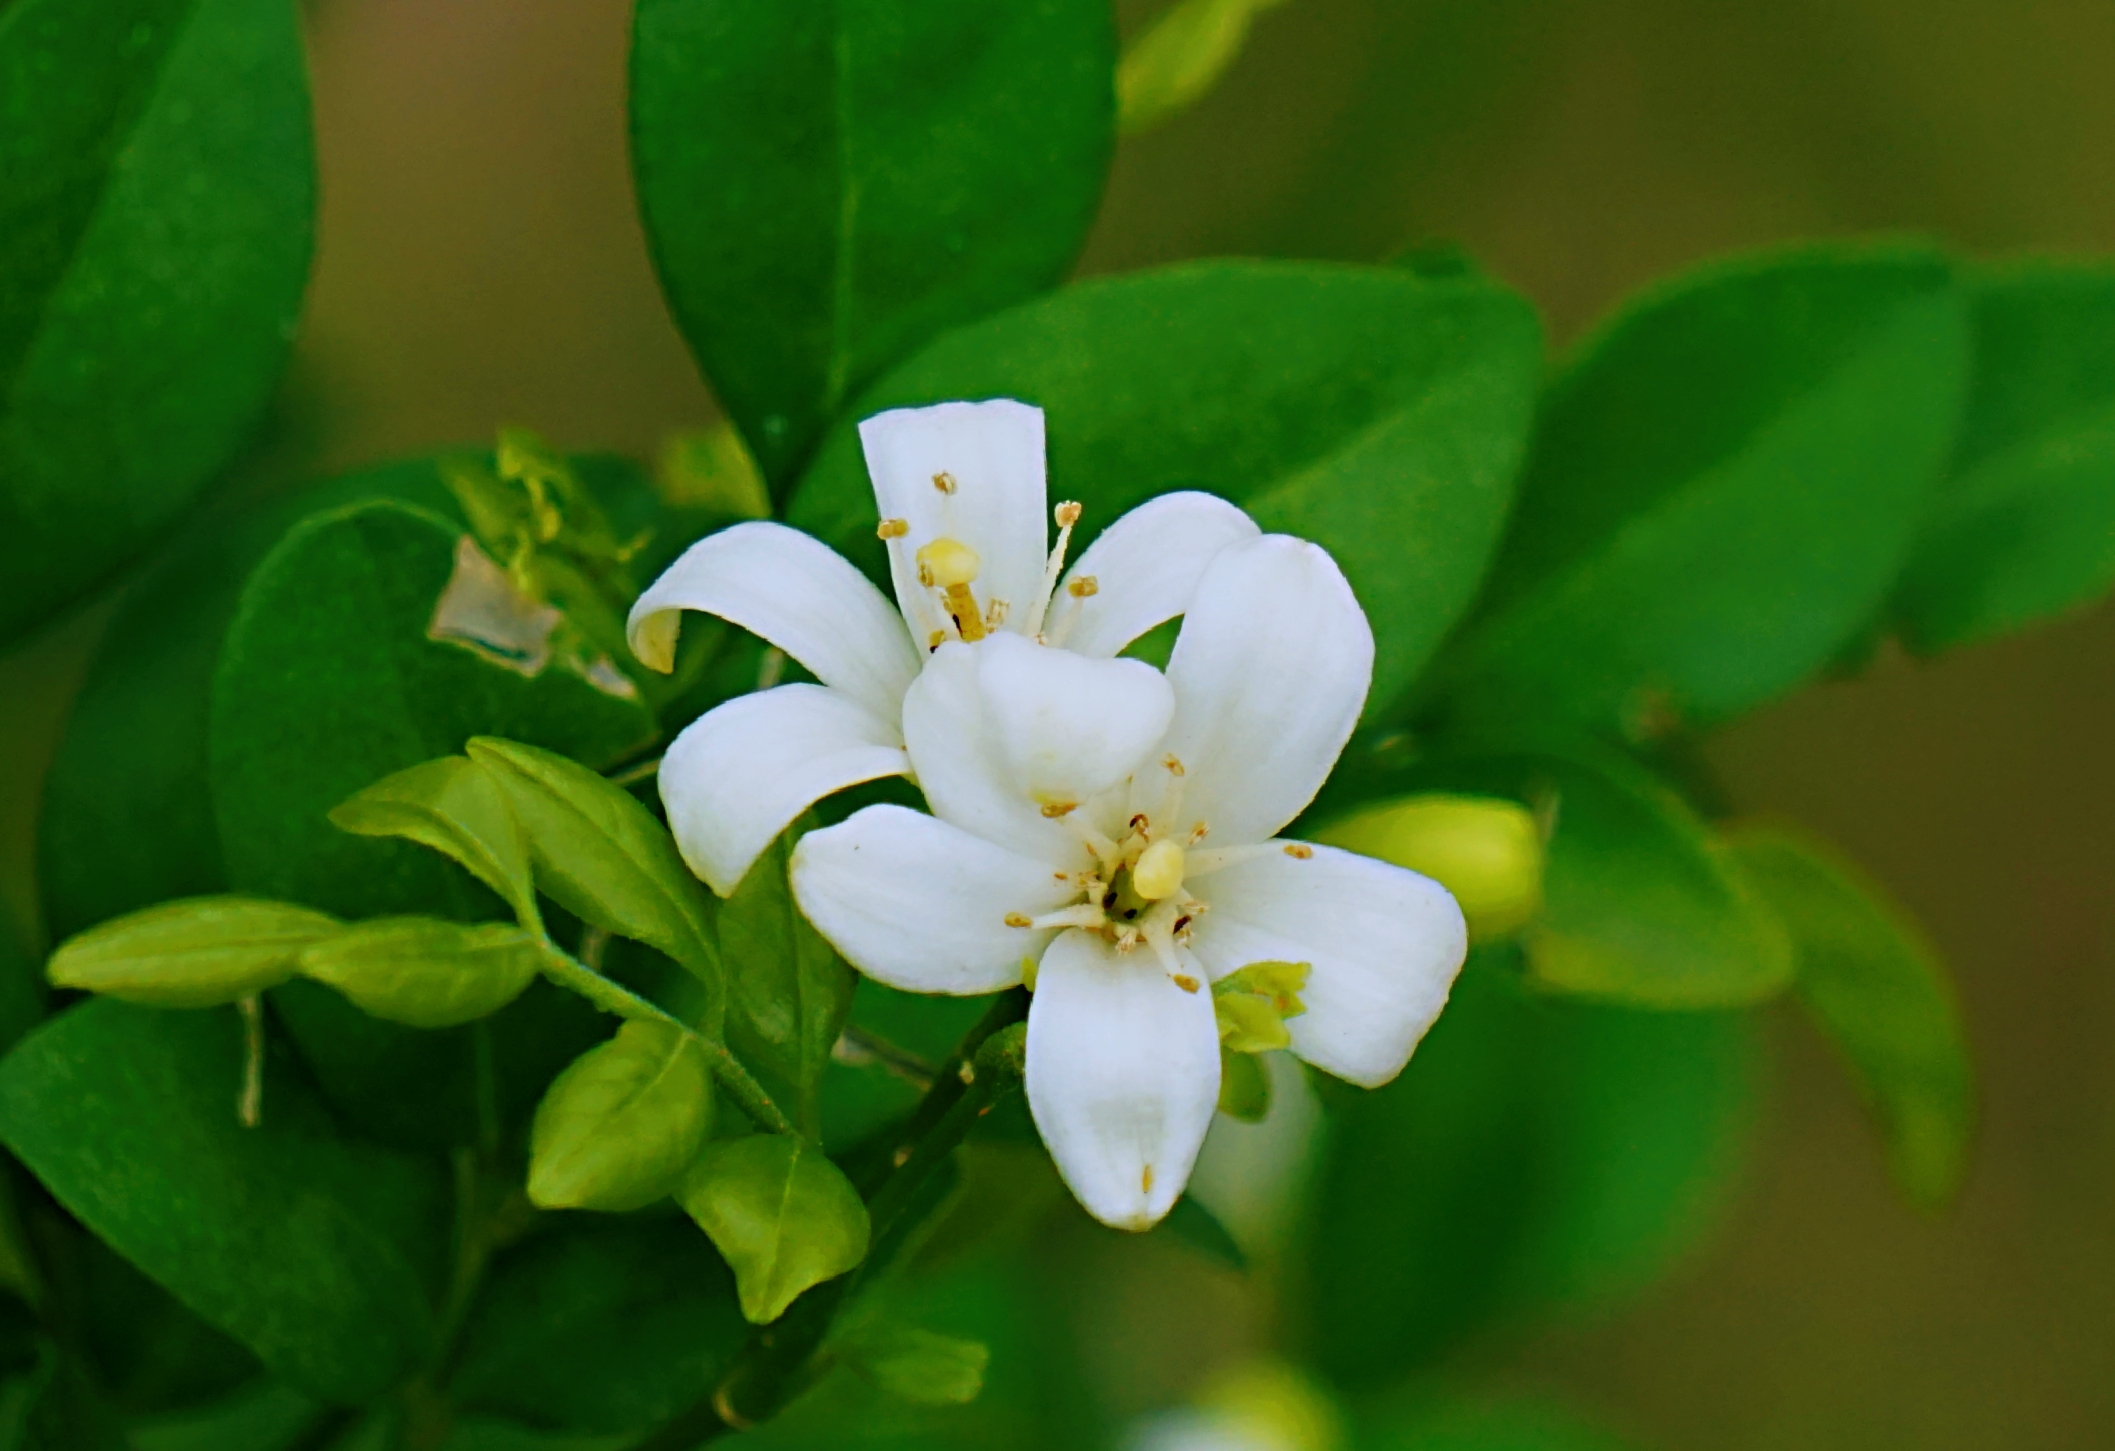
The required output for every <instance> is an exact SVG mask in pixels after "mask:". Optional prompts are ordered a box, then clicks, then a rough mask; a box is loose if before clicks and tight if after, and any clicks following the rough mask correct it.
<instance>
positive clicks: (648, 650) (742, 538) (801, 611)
mask: <svg viewBox="0 0 2115 1451" xmlns="http://www.w3.org/2000/svg"><path fill="white" fill-rule="evenodd" d="M684 610H699V611H702V612H703V613H705V614H708V615H718V616H719V617H720V618H721V619H723V620H730V621H732V622H733V623H735V624H737V625H740V626H741V627H742V628H743V629H745V630H748V631H750V632H751V633H753V634H757V635H761V636H763V637H764V638H765V639H766V640H769V641H770V642H771V643H772V644H774V645H776V646H778V647H779V649H781V650H784V651H785V652H786V653H787V654H788V655H791V656H792V657H793V658H794V659H795V660H798V661H799V662H800V663H801V664H803V665H805V666H807V667H808V669H810V670H812V671H813V672H815V678H816V679H817V680H820V681H821V682H822V683H823V684H825V685H827V686H829V687H830V688H831V689H833V690H841V691H843V692H845V694H847V695H849V696H851V697H852V698H853V699H854V700H856V701H858V702H859V703H860V704H861V705H863V706H865V707H866V708H867V709H868V710H870V711H872V712H873V713H874V714H875V715H877V716H880V717H881V718H882V719H883V720H885V721H888V722H890V723H891V724H894V722H895V720H896V712H897V708H898V704H899V702H901V701H902V699H903V692H904V691H905V689H907V688H908V687H909V685H910V683H911V680H912V678H913V677H915V676H916V675H917V673H918V663H919V661H918V651H917V650H916V649H915V648H913V646H912V645H911V640H910V636H909V635H907V634H906V633H905V632H904V628H903V622H902V620H901V619H899V618H898V617H897V614H896V612H895V611H894V610H892V609H890V608H889V602H888V599H887V597H886V596H884V595H883V594H882V592H881V591H880V590H878V589H876V588H874V586H873V584H872V583H871V582H870V581H869V580H868V579H867V577H866V576H865V575H863V574H861V573H860V572H859V571H858V570H856V569H854V568H853V567H852V566H851V564H850V563H848V562H847V561H846V560H845V559H844V557H843V556H842V555H839V554H837V553H836V552H835V551H833V550H832V549H831V548H830V547H829V546H828V545H826V544H823V543H821V542H819V541H817V540H815V539H811V538H810V537H809V536H807V535H806V534H803V533H801V532H800V531H799V530H798V529H789V528H787V527H786V526H785V525H783V524H767V523H762V522H755V523H748V524H737V525H735V526H734V527H733V528H731V529H723V530H721V531H720V532H719V533H717V534H709V535H707V536H706V537H705V538H703V539H701V540H699V541H698V542H697V543H696V544H693V545H691V546H690V548H688V549H686V550H684V551H683V554H682V556H681V557H680V558H679V559H677V560H676V562H675V563H674V564H672V565H670V566H669V567H668V568H667V569H666V570H665V571H664V572H663V573H662V575H661V577H660V578H659V579H657V580H655V581H654V582H653V584H652V585H651V586H649V587H648V588H647V590H646V592H645V593H644V594H642V595H640V596H639V598H638V600H637V602H636V603H634V604H633V605H632V612H631V617H630V619H629V621H628V622H627V624H626V634H627V636H628V637H629V639H630V642H631V647H632V653H633V654H634V655H637V656H638V657H639V659H640V660H641V661H642V662H643V663H645V664H646V665H648V666H650V667H652V668H653V669H655V670H659V671H662V672H663V673H666V672H668V671H670V670H673V669H674V668H675V661H676V636H677V632H678V631H679V630H680V629H681V628H682V622H683V616H682V611H684Z"/></svg>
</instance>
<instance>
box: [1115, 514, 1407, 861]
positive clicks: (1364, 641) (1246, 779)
mask: <svg viewBox="0 0 2115 1451" xmlns="http://www.w3.org/2000/svg"><path fill="white" fill-rule="evenodd" d="M1168 683H1169V685H1171V686H1173V687H1174V690H1175V722H1174V724H1173V725H1172V726H1170V727H1169V729H1168V736H1167V741H1166V743H1165V744H1166V749H1167V752H1168V753H1169V754H1170V755H1173V756H1175V757H1176V758H1177V759H1179V760H1180V761H1181V762H1182V763H1183V765H1184V766H1185V767H1187V768H1188V772H1189V779H1188V781H1187V782H1186V783H1185V787H1184V791H1183V794H1182V805H1181V811H1180V813H1179V816H1178V818H1177V819H1174V820H1170V821H1165V822H1161V823H1158V825H1160V827H1161V829H1162V830H1163V831H1164V832H1166V833H1169V834H1173V835H1186V834H1188V833H1189V832H1190V831H1191V830H1193V829H1194V828H1195V827H1197V826H1199V825H1203V826H1206V827H1208V828H1209V830H1210V836H1211V840H1212V841H1213V843H1214V844H1215V845H1216V844H1228V845H1231V844H1233V843H1237V842H1258V841H1266V840H1268V839H1269V838H1271V837H1272V836H1275V835H1276V834H1277V833H1278V830H1279V829H1280V828H1281V827H1283V826H1284V825H1285V824H1286V823H1287V822H1289V821H1291V820H1292V819H1293V818H1294V817H1295V816H1298V815H1299V814H1300V813H1301V811H1303V810H1305V809H1306V807H1307V803H1308V802H1310V801H1312V800H1314V797H1315V793H1316V792H1317V791H1319V790H1321V789H1322V783H1323V782H1324V781H1325V780H1327V779H1328V778H1329V773H1330V770H1331V769H1332V768H1333V767H1334V766H1335V765H1336V761H1337V757H1338V756H1339V755H1341V754H1342V753H1343V750H1344V743H1345V742H1346V741H1348V740H1350V739H1351V732H1352V728H1353V727H1355V726H1356V725H1357V724H1358V721H1359V712H1360V711H1361V710H1362V709H1364V707H1365V704H1366V691H1367V688H1368V687H1369V686H1371V685H1372V683H1373V631H1372V629H1371V627H1369V626H1368V625H1367V623H1366V612H1365V611H1364V610H1362V609H1360V608H1359V602H1358V600H1357V598H1356V597H1354V596H1353V595H1352V593H1351V586H1350V584H1349V583H1347V582H1346V580H1345V579H1344V574H1343V571H1342V570H1340V569H1338V568H1337V564H1336V561H1335V560H1333V559H1331V558H1330V557H1329V554H1328V552H1327V551H1326V550H1324V549H1322V548H1320V547H1319V546H1317V545H1313V544H1309V543H1308V542H1306V541H1305V540H1303V539H1294V538H1292V537H1290V536H1289V535H1284V534H1266V535H1264V536H1263V537H1262V538H1260V539H1255V540H1251V541H1250V542H1248V543H1246V544H1235V545H1231V546H1229V547H1227V548H1226V549H1223V550H1221V551H1220V552H1219V553H1218V554H1217V555H1216V556H1214V557H1213V559H1212V562H1211V564H1210V566H1209V567H1208V568H1207V569H1206V570H1205V572H1204V577H1203V578H1202V579H1201V580H1200V581H1199V582H1198V585H1197V594H1196V597H1195V598H1194V599H1193V600H1191V602H1190V608H1189V611H1188V613H1186V614H1185V615H1184V616H1183V622H1182V633H1181V634H1180V635H1179V636H1177V637H1176V640H1175V651H1174V654H1173V655H1171V656H1170V657H1169V659H1168ZM1140 784H1145V785H1146V787H1147V791H1148V792H1149V793H1151V794H1152V796H1153V797H1154V798H1155V799H1157V795H1158V789H1159V788H1158V785H1157V783H1140ZM1132 799H1133V804H1134V805H1135V806H1137V807H1140V808H1141V809H1148V810H1150V809H1151V807H1150V805H1149V803H1148V801H1147V800H1146V799H1144V798H1142V797H1141V796H1140V795H1139V794H1137V793H1136V791H1134V795H1133V798H1132Z"/></svg>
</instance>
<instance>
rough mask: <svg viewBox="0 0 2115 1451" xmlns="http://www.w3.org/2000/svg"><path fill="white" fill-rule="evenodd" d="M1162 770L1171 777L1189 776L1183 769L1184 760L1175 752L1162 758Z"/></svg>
mask: <svg viewBox="0 0 2115 1451" xmlns="http://www.w3.org/2000/svg"><path fill="white" fill-rule="evenodd" d="M1160 768H1161V769H1162V770H1163V771H1166V772H1167V773H1168V774H1169V775H1170V776H1186V775H1188V774H1189V772H1187V771H1185V770H1184V769H1183V765H1182V758H1181V757H1180V756H1177V755H1175V754H1174V753H1173V752H1170V753H1169V754H1167V755H1165V756H1162V757H1161V758H1160Z"/></svg>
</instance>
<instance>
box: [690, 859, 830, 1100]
mask: <svg viewBox="0 0 2115 1451" xmlns="http://www.w3.org/2000/svg"><path fill="white" fill-rule="evenodd" d="M805 829H806V826H805V825H803V824H801V823H796V824H795V826H794V827H793V828H792V829H791V830H789V831H787V832H786V833H784V834H783V835H781V836H780V837H779V839H778V840H777V841H776V842H774V843H773V844H772V846H771V848H770V850H768V851H767V852H765V853H764V855H763V856H762V857H760V858H758V859H757V863H756V865H755V866H753V867H751V868H750V869H749V874H748V875H747V876H745V877H743V878H742V884H741V886H740V887H738V888H737V889H736V890H735V894H734V895H733V896H732V897H729V898H728V899H727V900H726V901H725V902H723V903H721V904H720V911H719V932H720V937H719V941H720V960H721V961H722V962H723V963H725V964H726V972H727V1041H728V1045H729V1046H730V1047H732V1048H733V1049H734V1050H735V1052H736V1053H738V1054H739V1055H740V1056H741V1058H742V1061H743V1062H745V1063H746V1064H748V1065H749V1066H750V1068H751V1069H753V1070H754V1071H755V1072H756V1073H757V1074H758V1075H759V1077H760V1078H761V1080H762V1082H763V1084H764V1087H765V1088H766V1089H767V1090H769V1091H770V1092H771V1094H772V1096H773V1097H774V1098H775V1099H777V1100H778V1101H779V1102H780V1103H782V1104H786V1105H789V1106H797V1107H795V1108H794V1114H795V1118H796V1120H797V1121H798V1122H799V1123H800V1125H801V1129H802V1132H804V1133H806V1134H807V1135H808V1136H809V1137H811V1138H814V1137H816V1136H818V1135H819V1134H820V1132H821V1118H820V1115H821V1111H822V1108H821V1103H822V1081H823V1075H824V1074H825V1073H826V1072H827V1071H828V1069H829V1066H830V1050H831V1049H832V1048H833V1047H835V1046H836V1043H837V1037H838V1034H839V1033H840V1032H842V1031H843V1029H844V1025H845V1018H846V1017H847V1015H849V1014H850V1012H851V1011H852V989H853V988H854V987H855V986H856V985H857V982H858V978H857V977H856V975H855V974H854V973H853V971H852V969H851V968H850V967H848V966H846V965H845V962H844V959H843V958H841V957H839V956H838V955H837V953H836V952H835V951H834V950H833V949H832V948H831V946H830V944H829V943H827V942H825V941H823V938H822V934H821V933H819V932H817V931H816V930H815V929H814V928H813V927H812V926H810V925H809V923H808V919H807V918H806V917H804V916H802V915H801V912H800V909H799V908H798V907H796V906H794V904H793V892H792V889H791V888H790V887H789V886H788V884H787V877H786V872H787V865H788V863H789V862H790V861H791V859H792V855H793V843H794V841H795V840H796V838H797V837H798V835H799V834H800V832H802V831H803V830H805Z"/></svg>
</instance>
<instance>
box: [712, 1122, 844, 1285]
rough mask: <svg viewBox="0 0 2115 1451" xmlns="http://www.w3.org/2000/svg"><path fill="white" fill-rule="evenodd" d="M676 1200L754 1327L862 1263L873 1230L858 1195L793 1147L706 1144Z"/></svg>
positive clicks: (746, 1141)
mask: <svg viewBox="0 0 2115 1451" xmlns="http://www.w3.org/2000/svg"><path fill="white" fill-rule="evenodd" d="M677 1197H678V1198H679V1199H680V1200H681V1201H682V1204H683V1208H684V1209H685V1210H687V1211H688V1212H689V1214H690V1217H691V1218H692V1219H695V1220H696V1221H697V1222H698V1225H699V1227H700V1228H702V1229H703V1230H704V1231H705V1233H706V1234H707V1235H709V1236H710V1237H711V1239H712V1242H713V1244H714V1245H716V1246H718V1248H719V1251H720V1253H721V1254H722V1255H723V1256H725V1257H726V1260H727V1263H728V1264H729V1265H731V1266H732V1267H733V1269H734V1280H735V1285H736V1287H737V1289H738V1290H739V1291H740V1294H741V1300H742V1314H743V1316H744V1317H745V1318H747V1319H748V1320H750V1321H752V1322H753V1323H755V1324H758V1325H765V1324H769V1323H770V1322H771V1321H773V1320H776V1319H778V1317H779V1316H780V1315H782V1314H784V1313H785V1310H786V1307H787V1306H788V1305H790V1304H792V1303H793V1301H794V1300H795V1299H796V1298H797V1297H798V1296H799V1295H800V1293H801V1292H802V1291H803V1290H806V1289H807V1288H809V1287H810V1286H811V1285H817V1284H820V1283H822V1282H823V1281H824V1280H827V1279H832V1278H834V1277H835V1276H838V1275H841V1274H843V1273H844V1272H845V1271H847V1270H849V1269H851V1268H852V1267H853V1266H855V1265H857V1264H858V1263H859V1262H860V1261H861V1260H862V1259H864V1258H865V1257H866V1253H867V1236H868V1234H869V1232H870V1226H869V1225H868V1222H867V1207H866V1205H864V1204H862V1203H860V1202H859V1193H858V1191H857V1190H855V1189H854V1188H853V1187H852V1185H851V1182H850V1181H849V1180H847V1179H846V1178H845V1176H844V1174H843V1173H842V1172H840V1171H839V1169H838V1167H837V1166H836V1165H835V1164H833V1163H831V1162H830V1161H829V1160H828V1159H826V1158H824V1157H823V1156H822V1154H821V1152H820V1151H819V1150H817V1149H816V1148H815V1147H814V1145H812V1144H808V1143H804V1142H802V1141H801V1140H799V1139H796V1138H791V1137H787V1136H784V1135H778V1134H751V1135H748V1136H746V1137H744V1138H738V1139H721V1140H719V1141H717V1142H715V1143H711V1144H707V1145H706V1146H705V1151H704V1152H703V1153H702V1154H700V1155H699V1156H698V1161H697V1163H696V1165H695V1166H693V1167H692V1169H691V1171H690V1174H689V1176H688V1177H687V1178H686V1179H685V1180H684V1183H683V1188H682V1191H681V1192H680V1193H679V1194H678V1196H677Z"/></svg>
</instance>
